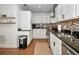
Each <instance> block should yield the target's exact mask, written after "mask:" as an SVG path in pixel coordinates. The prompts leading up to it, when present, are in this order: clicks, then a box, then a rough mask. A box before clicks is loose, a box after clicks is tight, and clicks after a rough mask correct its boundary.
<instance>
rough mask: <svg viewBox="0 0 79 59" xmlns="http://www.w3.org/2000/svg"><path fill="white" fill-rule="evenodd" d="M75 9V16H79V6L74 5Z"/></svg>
mask: <svg viewBox="0 0 79 59" xmlns="http://www.w3.org/2000/svg"><path fill="white" fill-rule="evenodd" d="M75 8H76V10H75V11H76V16H79V4H76V5H75Z"/></svg>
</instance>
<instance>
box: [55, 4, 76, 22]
mask: <svg viewBox="0 0 79 59" xmlns="http://www.w3.org/2000/svg"><path fill="white" fill-rule="evenodd" d="M75 8H76V5H75V4H60V5H58V6H57V7H56V9H55V14H56V15H55V18H57V19H58V21H64V20H68V19H70V18H72V17H75V16H76V9H75Z"/></svg>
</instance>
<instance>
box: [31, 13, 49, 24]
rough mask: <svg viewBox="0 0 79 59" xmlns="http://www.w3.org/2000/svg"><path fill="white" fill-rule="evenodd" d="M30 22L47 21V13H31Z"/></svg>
mask: <svg viewBox="0 0 79 59" xmlns="http://www.w3.org/2000/svg"><path fill="white" fill-rule="evenodd" d="M32 23H49V13H32Z"/></svg>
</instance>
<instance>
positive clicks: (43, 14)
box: [0, 4, 79, 55]
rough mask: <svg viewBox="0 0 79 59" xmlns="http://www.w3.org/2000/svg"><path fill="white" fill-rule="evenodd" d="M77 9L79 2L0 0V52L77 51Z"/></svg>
mask: <svg viewBox="0 0 79 59" xmlns="http://www.w3.org/2000/svg"><path fill="white" fill-rule="evenodd" d="M78 10H79V4H0V19H1V20H0V29H1V30H0V40H1V41H0V54H3V55H4V54H7V55H10V54H12V55H18V54H19V55H20V54H21V55H23V54H25V55H26V54H27V55H29V54H30V53H31V52H29V51H32V50H33V51H32V54H31V55H78V54H79V46H78V44H79V32H78V31H79V30H78V29H79V27H78V25H79V20H78V19H79V11H78ZM7 34H8V35H7ZM38 42H39V44H37V43H38ZM32 43H33V44H32ZM33 45H34V47H33ZM45 46H46V47H45ZM29 47H30V48H29ZM21 48H23V49H21ZM32 48H33V49H32ZM7 50H8V52H7ZM1 51H2V52H1ZM4 51H5V52H6V53H5V52H4ZM12 51H13V52H12ZM27 51H28V53H27ZM16 52H17V53H16Z"/></svg>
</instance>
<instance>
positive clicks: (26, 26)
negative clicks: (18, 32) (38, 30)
mask: <svg viewBox="0 0 79 59" xmlns="http://www.w3.org/2000/svg"><path fill="white" fill-rule="evenodd" d="M20 26H21V29H22V30H31V12H30V11H21V21H20Z"/></svg>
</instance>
